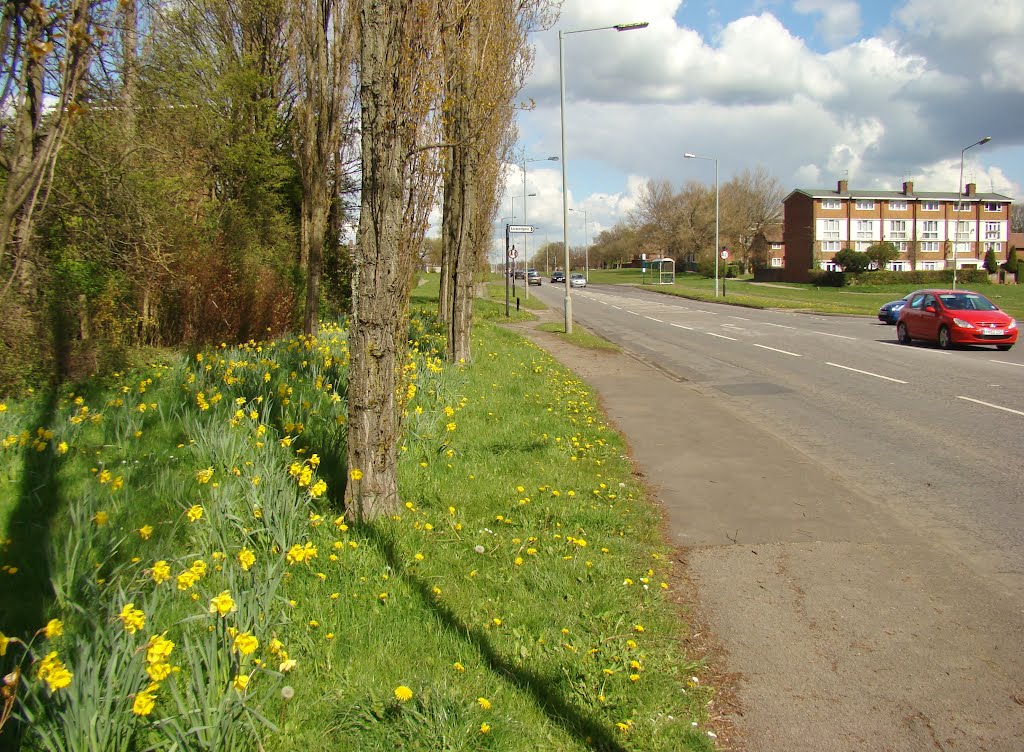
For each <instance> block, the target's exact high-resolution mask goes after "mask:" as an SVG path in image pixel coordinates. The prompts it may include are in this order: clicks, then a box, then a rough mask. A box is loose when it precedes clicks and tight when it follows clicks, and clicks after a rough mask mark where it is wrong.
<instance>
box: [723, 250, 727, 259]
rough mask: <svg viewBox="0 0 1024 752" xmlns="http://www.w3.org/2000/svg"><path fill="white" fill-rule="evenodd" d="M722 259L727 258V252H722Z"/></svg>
mask: <svg viewBox="0 0 1024 752" xmlns="http://www.w3.org/2000/svg"><path fill="white" fill-rule="evenodd" d="M722 258H724V259H727V258H729V252H728V251H722Z"/></svg>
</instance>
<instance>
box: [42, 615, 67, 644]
mask: <svg viewBox="0 0 1024 752" xmlns="http://www.w3.org/2000/svg"><path fill="white" fill-rule="evenodd" d="M43 634H44V635H46V639H47V640H52V639H53V638H54V637H60V636H61V635H62V634H64V622H62V621H61V620H60V619H50V620H49V621H48V622H46V626H45V627H43Z"/></svg>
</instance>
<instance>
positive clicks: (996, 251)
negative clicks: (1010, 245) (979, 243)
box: [985, 243, 1003, 256]
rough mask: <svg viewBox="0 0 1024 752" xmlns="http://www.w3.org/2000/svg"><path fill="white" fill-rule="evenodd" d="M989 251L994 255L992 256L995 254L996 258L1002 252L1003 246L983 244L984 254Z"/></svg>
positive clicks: (999, 244)
mask: <svg viewBox="0 0 1024 752" xmlns="http://www.w3.org/2000/svg"><path fill="white" fill-rule="evenodd" d="M989 251H992V253H994V254H996V255H997V256H998V255H999V254H1000V253H1002V252H1003V244H1002V243H985V253H988V252H989Z"/></svg>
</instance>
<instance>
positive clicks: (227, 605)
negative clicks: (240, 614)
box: [209, 590, 238, 616]
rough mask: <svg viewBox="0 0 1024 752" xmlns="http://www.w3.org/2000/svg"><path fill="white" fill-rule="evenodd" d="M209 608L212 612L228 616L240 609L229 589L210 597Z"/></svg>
mask: <svg viewBox="0 0 1024 752" xmlns="http://www.w3.org/2000/svg"><path fill="white" fill-rule="evenodd" d="M209 610H210V613H211V614H217V615H218V616H227V615H228V614H230V613H231V612H232V611H236V610H238V605H237V604H236V603H235V600H234V598H232V597H231V593H230V592H229V591H227V590H222V591H221V592H220V594H219V595H216V596H214V597H213V598H211V599H210V609H209Z"/></svg>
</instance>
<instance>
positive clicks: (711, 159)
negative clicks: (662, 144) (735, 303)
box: [683, 152, 719, 298]
mask: <svg viewBox="0 0 1024 752" xmlns="http://www.w3.org/2000/svg"><path fill="white" fill-rule="evenodd" d="M683 156H684V157H685V158H686V159H706V160H708V161H709V162H714V163H715V297H716V298H717V297H718V250H719V249H718V157H702V156H700V155H698V154H691V153H690V152H686V153H685V154H684V155H683Z"/></svg>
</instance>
